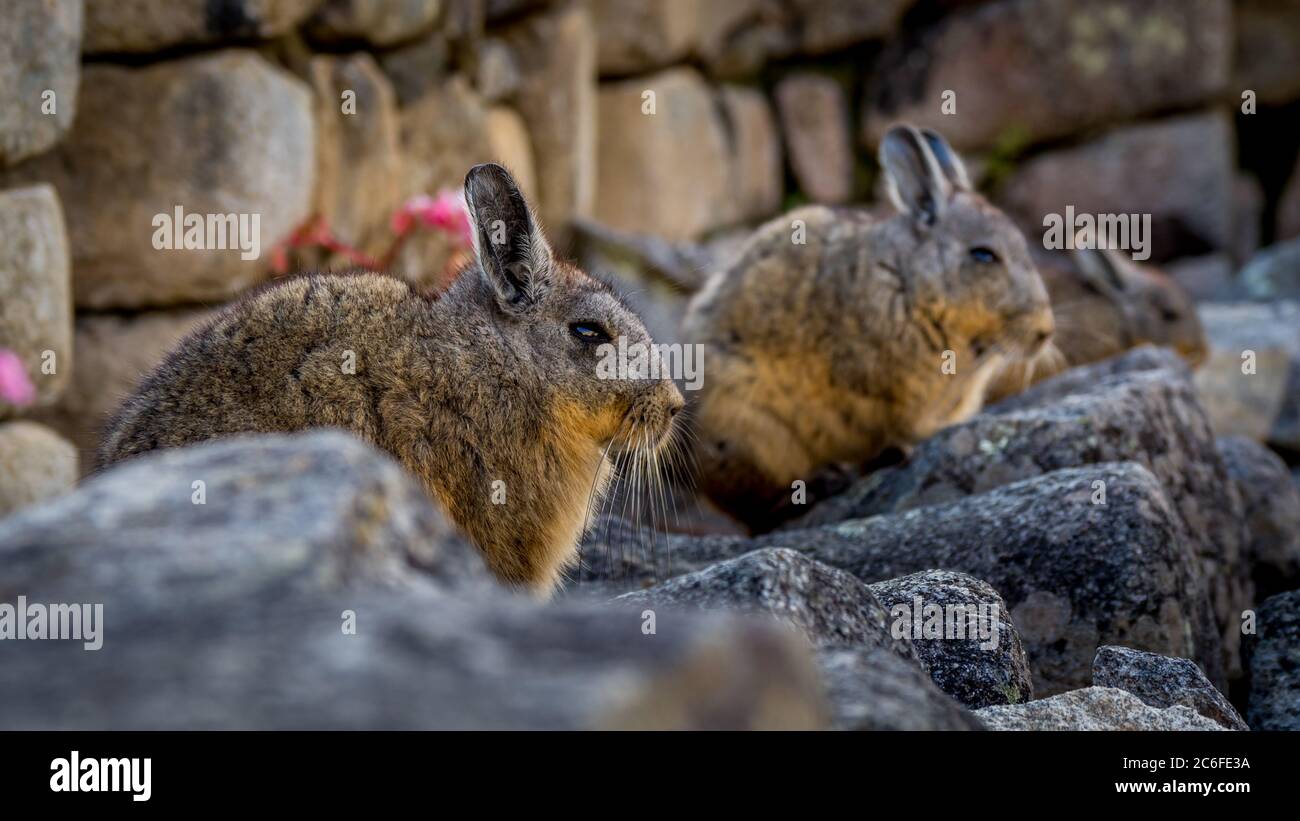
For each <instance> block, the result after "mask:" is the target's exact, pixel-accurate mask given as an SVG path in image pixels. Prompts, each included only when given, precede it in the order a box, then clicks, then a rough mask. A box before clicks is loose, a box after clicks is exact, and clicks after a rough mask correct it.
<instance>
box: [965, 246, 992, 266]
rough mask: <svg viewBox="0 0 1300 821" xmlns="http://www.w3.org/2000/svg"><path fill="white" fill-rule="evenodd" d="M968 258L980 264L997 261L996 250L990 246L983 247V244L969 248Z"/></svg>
mask: <svg viewBox="0 0 1300 821" xmlns="http://www.w3.org/2000/svg"><path fill="white" fill-rule="evenodd" d="M970 258H971V259H973V260H975V261H976V262H978V263H980V264H981V265H989V264H992V263H994V262H997V261H998V255H997V252H995V251H994V250H993V249H992V248H985V247H984V246H983V245H981V246H979V247H977V248H972V249H970Z"/></svg>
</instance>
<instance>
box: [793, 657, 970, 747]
mask: <svg viewBox="0 0 1300 821" xmlns="http://www.w3.org/2000/svg"><path fill="white" fill-rule="evenodd" d="M817 669H818V672H819V673H820V676H821V680H822V686H823V687H824V688H825V692H826V700H827V702H828V703H829V706H830V711H831V725H832V726H833V727H834V728H835V729H837V730H983V729H984V725H983V724H981V723H980V721H979V720H978V719H977V718H975V716H974V715H973V714H972V713H971V712H970V711H969V710H966V709H965V708H963V707H962V706H961V705H960V704H958V703H957V702H956V701H954V700H953V699H952V698H951V697H949V696H947V695H945V694H944V693H943V692H942V691H941V690H940V689H939V688H938V687H936V686H935V684H934V682H932V681H930V679H929V678H927V677H926V675H925V673H924V672H923V671H922V670H921V669H920V668H919V667H917V666H916V665H915V664H913V663H911V662H908V661H906V660H905V659H902V658H899V657H898V655H897V654H895V653H892V652H890V651H888V650H882V649H879V648H856V647H834V648H829V649H825V650H821V651H819V652H818V653H817Z"/></svg>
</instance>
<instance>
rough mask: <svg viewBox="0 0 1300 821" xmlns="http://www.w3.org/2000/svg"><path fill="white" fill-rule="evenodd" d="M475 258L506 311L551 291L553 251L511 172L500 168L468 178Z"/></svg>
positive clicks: (478, 170)
mask: <svg viewBox="0 0 1300 821" xmlns="http://www.w3.org/2000/svg"><path fill="white" fill-rule="evenodd" d="M465 203H466V204H467V205H468V206H469V215H470V219H471V220H473V222H474V253H475V254H477V255H478V261H479V266H480V267H481V268H482V269H483V276H484V278H485V279H486V280H487V282H488V284H490V285H491V286H492V289H493V291H495V292H496V295H497V301H498V302H499V303H500V304H501V307H502V308H505V309H506V310H511V311H519V310H523V309H525V308H527V307H528V306H530V305H532V304H534V303H536V302H537V300H538V299H539V298H540V297H541V295H542V293H543V292H544V291H545V290H546V288H547V287H549V285H550V275H551V246H550V244H549V243H548V242H547V241H546V237H544V236H543V235H542V230H541V228H540V227H539V226H538V224H537V219H536V218H535V217H534V216H533V212H532V210H531V209H530V208H529V207H528V202H527V201H526V200H525V199H524V195H523V194H522V193H521V192H520V191H519V186H518V185H516V184H515V180H514V177H512V176H510V172H509V171H507V170H505V169H504V168H502V167H501V166H499V165H497V164H495V163H484V164H483V165H476V166H474V167H473V168H471V169H470V170H469V173H468V174H466V175H465Z"/></svg>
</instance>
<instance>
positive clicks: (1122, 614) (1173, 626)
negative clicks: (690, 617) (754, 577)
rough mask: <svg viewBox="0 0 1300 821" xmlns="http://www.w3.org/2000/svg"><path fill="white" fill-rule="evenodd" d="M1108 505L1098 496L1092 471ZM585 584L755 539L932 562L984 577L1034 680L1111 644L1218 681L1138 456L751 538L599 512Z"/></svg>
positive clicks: (1056, 674) (867, 577)
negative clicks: (1196, 667)
mask: <svg viewBox="0 0 1300 821" xmlns="http://www.w3.org/2000/svg"><path fill="white" fill-rule="evenodd" d="M1098 482H1101V483H1104V487H1105V492H1106V499H1105V501H1106V504H1105V505H1098V504H1094V503H1093V500H1094V498H1096V493H1097V488H1098V487H1099V485H1097V484H1096V483H1098ZM592 532H593V535H592V536H591V537H589V540H588V541H587V542H585V543H584V546H583V557H584V564H583V567H582V569H581V571H580V578H579V584H578V585H577V587H578V588H579V589H581V588H582V587H583V586H584V585H588V584H593V583H594V586H596V587H598V588H599V587H601V586H604V585H609V584H611V583H617V584H620V585H623V589H624V590H626V589H629V588H634V587H636V586H639V585H641V584H644V583H645V582H646V581H648V580H652V579H654V578H655V577H656V576H655V574H656V571H657V570H662V568H663V567H664V566H667V565H671V572H673V573H677V574H680V573H685V572H691V571H694V570H699V569H702V568H704V567H707V566H708V565H710V564H713V563H715V562H718V561H722V560H725V559H730V558H734V557H736V556H739V555H743V554H745V553H748V552H750V551H752V550H754V549H756V548H760V547H786V548H790V549H792V550H797V551H799V552H801V553H804V554H805V555H807V556H810V557H812V558H814V559H816V560H818V561H820V562H823V563H825V564H829V565H831V566H833V567H839V568H841V569H844V570H847V571H849V572H851V573H853V574H854V575H855V576H857V577H858V578H860V579H862V580H863V581H866V582H868V583H873V582H879V581H884V580H887V579H895V578H898V577H900V576H904V575H906V574H909V573H917V572H920V571H924V570H929V569H933V568H942V569H945V570H954V571H959V572H962V573H968V574H970V575H972V576H975V577H976V578H979V579H983V580H985V581H987V582H988V583H989V584H990V585H992V586H993V588H994V589H996V590H997V592H998V593H999V594H1000V595H1001V596H1002V597H1003V599H1004V600H1005V601H1006V604H1007V605H1008V607H1010V608H1011V618H1012V619H1013V621H1014V622H1015V624H1016V627H1017V629H1018V630H1019V632H1020V637H1021V640H1022V642H1023V645H1024V649H1025V652H1026V654H1027V655H1028V657H1029V662H1030V669H1031V670H1032V671H1033V675H1034V692H1035V693H1037V694H1039V695H1042V694H1052V693H1060V692H1064V691H1066V690H1071V689H1076V688H1079V687H1086V686H1088V684H1089V682H1090V681H1091V678H1092V673H1091V668H1092V659H1093V657H1094V656H1095V655H1096V652H1097V648H1098V647H1099V646H1101V645H1103V644H1124V645H1128V646H1133V647H1140V648H1142V649H1145V650H1150V651H1152V652H1157V653H1163V654H1165V655H1171V656H1181V657H1186V658H1194V659H1196V660H1197V661H1198V662H1200V663H1202V664H1204V665H1205V666H1206V669H1207V670H1209V671H1210V680H1211V681H1218V680H1221V679H1222V677H1223V676H1222V672H1221V669H1222V668H1221V666H1220V665H1221V660H1222V656H1221V650H1220V645H1219V633H1218V630H1217V628H1216V626H1215V624H1214V619H1213V615H1212V612H1211V610H1210V602H1209V600H1208V598H1207V596H1206V592H1205V587H1204V584H1203V582H1202V581H1201V579H1200V577H1199V576H1198V575H1197V573H1196V570H1195V565H1194V557H1193V555H1192V553H1191V551H1190V550H1189V545H1188V544H1187V541H1186V537H1185V531H1184V530H1183V526H1182V522H1181V521H1180V520H1179V518H1178V515H1177V513H1176V512H1175V511H1174V510H1173V508H1172V506H1171V505H1170V503H1169V501H1168V499H1166V497H1165V495H1164V490H1163V488H1162V486H1161V483H1160V482H1159V481H1157V480H1156V478H1155V477H1154V476H1152V474H1151V472H1150V471H1148V470H1147V469H1146V468H1144V467H1142V466H1140V465H1137V464H1134V463H1120V464H1103V465H1091V466H1087V467H1081V468H1071V469H1067V470H1059V471H1055V472H1052V473H1048V474H1046V475H1042V476H1037V477H1035V478H1032V479H1027V480H1024V481H1020V482H1014V483H1011V484H1008V485H1006V486H1003V487H999V488H997V489H995V490H992V491H989V492H987V493H983V494H980V495H978V496H967V497H964V498H961V499H959V500H957V501H953V502H949V503H946V504H935V505H932V506H929V507H925V508H920V509H915V510H909V511H906V512H903V513H899V514H894V515H889V516H876V517H872V518H869V519H856V520H850V521H844V522H840V523H838V524H832V525H826V526H823V527H818V528H810V529H807V530H792V531H783V532H778V533H771V534H768V535H766V536H763V537H760V538H757V539H746V538H740V537H688V536H673V537H670V538H668V539H663V540H660V542H659V543H658V547H657V552H658V553H660V554H666V555H656V554H655V552H654V551H651V550H650V549H649V545H648V544H647V543H646V536H645V535H644V533H642V532H638V531H636V530H634V529H632V528H631V526H629V525H627V524H625V523H620V522H618V521H616V520H615V521H603V522H600V523H597V526H596V527H595V528H593V530H592Z"/></svg>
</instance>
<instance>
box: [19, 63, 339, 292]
mask: <svg viewBox="0 0 1300 821" xmlns="http://www.w3.org/2000/svg"><path fill="white" fill-rule="evenodd" d="M144 123H147V124H148V127H144V126H142V124H144ZM314 166H315V127H314V123H313V118H312V99H311V92H310V90H309V89H308V88H307V86H306V85H304V84H303V83H302V82H300V81H299V80H297V79H295V78H294V77H292V76H290V75H289V74H287V73H285V72H283V71H281V70H280V69H278V68H276V67H274V66H272V65H271V64H270V63H268V62H267V61H266V60H264V59H263V58H262V57H260V56H259V55H257V54H256V53H254V52H252V51H246V50H231V51H222V52H217V53H215V54H206V55H202V56H197V57H189V58H185V59H180V60H169V61H166V62H162V63H157V64H153V65H148V66H145V67H142V68H128V67H124V66H117V65H108V64H95V65H90V66H88V67H87V68H86V69H85V70H84V71H83V72H82V78H81V91H80V96H79V98H78V110H77V120H76V124H75V126H74V127H73V128H72V130H71V132H70V134H69V136H68V138H67V139H65V140H64V141H63V142H61V143H60V144H59V146H58V147H57V148H56V149H55V150H54V151H51V152H49V153H46V154H43V155H41V156H40V157H37V158H35V159H33V160H31V161H29V162H26V163H23V164H22V165H20V166H17V167H15V168H12V169H9V170H8V171H6V172H3V173H0V187H3V186H11V185H16V184H20V183H29V182H37V181H47V182H51V183H53V185H54V187H55V188H57V189H58V192H59V198H60V199H61V200H62V203H63V208H64V214H65V217H66V219H67V225H68V237H69V241H70V246H71V248H72V275H73V286H74V287H73V294H74V297H75V299H76V303H77V305H78V307H86V308H141V307H146V306H151V305H170V304H177V303H195V302H203V301H209V300H220V299H224V298H226V297H228V296H230V295H232V294H234V293H236V292H238V291H239V290H240V289H242V288H243V287H245V286H247V285H249V284H251V283H254V282H257V281H259V280H261V279H262V278H264V277H265V276H266V274H267V273H268V264H267V262H266V260H268V259H269V258H270V251H271V248H272V246H273V245H274V244H275V243H276V242H277V241H278V240H280V239H282V238H284V237H285V236H287V235H288V234H289V233H290V232H291V231H292V230H293V229H294V228H296V227H298V225H299V224H300V223H301V222H303V221H304V220H305V219H306V218H307V216H308V215H309V214H310V212H311V206H312V202H311V198H312V189H313V178H314ZM177 208H181V209H182V213H183V214H184V215H190V216H192V215H198V216H199V218H200V219H202V220H203V221H204V223H205V224H206V223H208V221H209V215H230V214H236V215H244V216H245V217H247V224H248V225H249V226H250V228H251V225H252V219H253V216H254V215H256V216H257V218H258V221H259V228H260V231H259V232H258V233H259V237H258V239H259V242H258V243H257V245H258V248H257V249H256V250H257V252H258V254H259V258H256V259H243V258H242V257H243V256H245V255H246V254H245V251H244V249H241V248H240V247H239V245H240V243H239V242H238V241H237V238H234V237H231V236H230V234H231V233H233V232H231V231H230V230H229V228H228V223H226V222H223V223H221V225H220V227H221V228H222V229H223V231H222V232H221V233H225V234H226V236H225V238H224V242H223V241H222V237H221V236H220V235H219V234H218V233H217V232H216V231H215V230H214V231H211V233H210V236H211V240H209V238H208V236H207V235H208V232H203V233H204V234H205V236H204V243H203V245H204V248H203V250H160V249H159V248H156V247H155V238H156V237H157V235H158V234H159V233H161V232H162V231H163V228H164V227H165V225H166V224H164V223H161V222H159V223H155V219H156V218H159V216H160V215H162V216H163V217H164V218H166V219H167V220H169V221H174V214H175V210H176V209H177ZM212 225H213V226H214V227H215V225H216V224H215V222H214V223H212ZM174 229H175V230H183V226H174ZM209 242H212V243H213V244H216V245H222V246H224V247H223V248H221V249H213V248H210V247H208V243H209ZM160 244H161V243H160ZM246 245H247V246H249V247H248V252H250V253H251V252H252V251H253V250H254V249H253V248H252V247H251V246H252V245H253V243H251V242H249V243H246Z"/></svg>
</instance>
